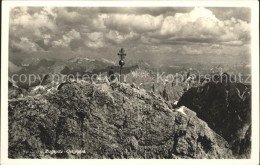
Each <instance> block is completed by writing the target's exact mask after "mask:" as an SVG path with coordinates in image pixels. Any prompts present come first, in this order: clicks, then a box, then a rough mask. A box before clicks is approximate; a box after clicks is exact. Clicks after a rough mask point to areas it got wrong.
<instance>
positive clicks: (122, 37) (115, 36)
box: [106, 30, 138, 44]
mask: <svg viewBox="0 0 260 165" xmlns="http://www.w3.org/2000/svg"><path fill="white" fill-rule="evenodd" d="M106 38H107V39H109V40H111V41H112V42H113V43H115V44H120V43H122V42H125V41H127V40H132V39H137V38H138V34H137V33H135V32H130V33H128V34H121V33H119V32H118V31H114V30H110V31H109V32H108V33H107V34H106Z"/></svg>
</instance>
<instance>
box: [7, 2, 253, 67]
mask: <svg viewBox="0 0 260 165" xmlns="http://www.w3.org/2000/svg"><path fill="white" fill-rule="evenodd" d="M250 19H251V16H250V9H249V8H206V7H185V8H184V7H129V8H127V7H119V8H115V7H19V8H17V7H15V8H11V9H10V22H9V25H10V26H9V57H11V58H16V59H26V58H27V57H29V58H31V57H41V58H60V59H69V58H72V57H76V56H82V57H89V58H106V59H109V60H114V61H115V60H118V57H117V53H118V50H119V49H120V48H121V47H122V48H124V49H125V50H126V53H127V57H126V61H127V60H128V61H134V60H147V61H151V62H156V63H158V64H161V63H163V64H169V65H170V64H176V63H182V62H183V63H185V62H199V63H209V62H214V63H250V54H251V52H250V40H251V37H250V33H251V32H250ZM25 57H26V58H25Z"/></svg>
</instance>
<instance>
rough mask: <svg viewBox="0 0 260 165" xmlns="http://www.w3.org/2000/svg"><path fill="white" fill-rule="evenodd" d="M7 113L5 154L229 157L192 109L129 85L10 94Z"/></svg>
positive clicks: (78, 86)
mask: <svg viewBox="0 0 260 165" xmlns="http://www.w3.org/2000/svg"><path fill="white" fill-rule="evenodd" d="M8 113H9V122H8V123H9V157H10V158H112V159H113V158H119V159H121V158H167V159H172V158H233V155H232V152H231V150H230V149H229V146H228V143H227V142H226V141H225V140H224V139H223V138H222V137H221V136H219V135H218V134H216V133H215V132H214V131H213V130H211V129H210V128H209V127H208V125H207V123H205V122H204V121H202V120H200V119H199V118H198V117H197V116H196V113H194V112H193V111H191V110H189V109H188V108H185V107H181V109H177V110H172V109H171V105H168V104H167V102H165V101H164V100H163V99H162V98H161V97H160V96H159V95H156V94H154V93H152V92H151V93H147V92H146V91H145V90H143V89H138V88H137V87H135V86H134V85H129V84H123V83H121V84H120V83H117V82H115V83H112V84H110V85H109V84H106V83H102V84H90V83H88V82H78V83H71V84H66V85H64V86H63V87H62V88H61V89H60V90H58V91H56V92H52V93H46V94H45V95H41V96H37V97H26V98H23V99H13V100H10V101H9V112H8ZM47 150H48V151H53V150H55V151H56V152H60V153H57V154H53V153H50V152H46V151H47ZM68 150H70V151H72V150H74V151H76V150H85V153H81V154H74V153H66V152H65V151H68Z"/></svg>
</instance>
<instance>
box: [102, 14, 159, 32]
mask: <svg viewBox="0 0 260 165" xmlns="http://www.w3.org/2000/svg"><path fill="white" fill-rule="evenodd" d="M162 21H163V16H162V15H160V16H151V15H147V14H144V15H133V14H111V15H107V17H105V18H104V23H105V26H106V27H107V28H109V29H112V30H117V31H120V32H131V31H134V32H140V33H142V32H149V31H154V30H157V29H158V28H160V26H161V23H162Z"/></svg>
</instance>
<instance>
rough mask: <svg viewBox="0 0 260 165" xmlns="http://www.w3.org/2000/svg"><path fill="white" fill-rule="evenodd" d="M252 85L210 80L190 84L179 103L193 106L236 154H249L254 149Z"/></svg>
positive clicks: (238, 156)
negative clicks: (203, 83)
mask: <svg viewBox="0 0 260 165" xmlns="http://www.w3.org/2000/svg"><path fill="white" fill-rule="evenodd" d="M250 93H251V89H250V86H248V85H247V86H246V85H244V84H242V83H227V81H225V80H223V81H220V82H219V83H214V82H209V83H207V84H205V85H204V86H202V87H196V88H191V89H190V90H188V91H187V92H186V93H184V94H183V96H182V97H181V98H180V100H179V102H178V106H186V107H188V108H190V109H192V110H194V111H195V112H196V113H197V115H198V117H199V118H201V119H202V120H204V121H205V122H206V123H208V125H209V127H210V128H212V129H213V130H214V131H215V132H216V133H218V134H219V135H221V136H222V137H224V138H225V139H226V140H227V141H228V142H229V144H230V146H231V148H232V150H233V154H234V155H235V156H236V157H237V158H249V157H250V151H251V94H250Z"/></svg>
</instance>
